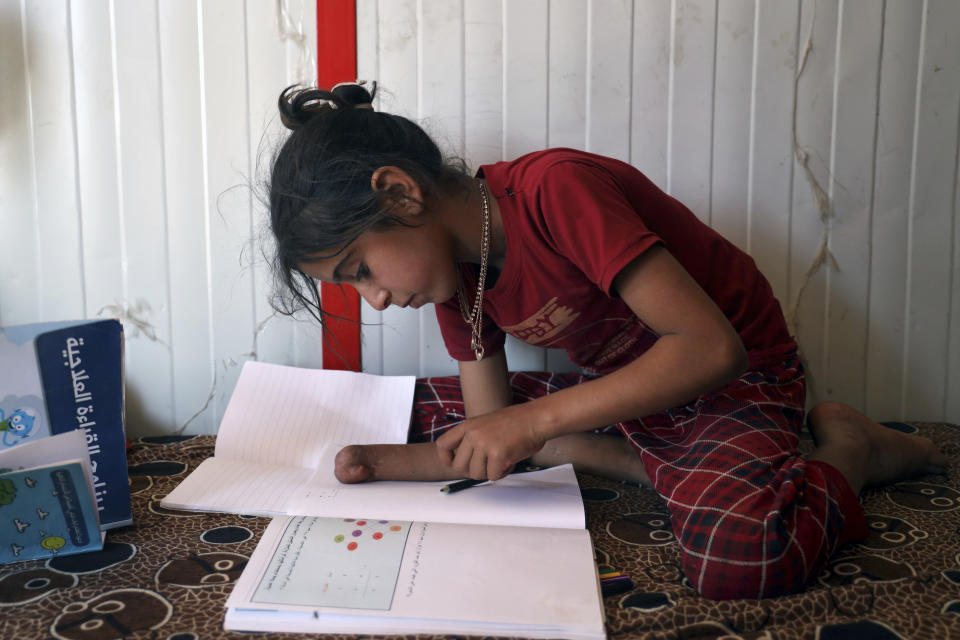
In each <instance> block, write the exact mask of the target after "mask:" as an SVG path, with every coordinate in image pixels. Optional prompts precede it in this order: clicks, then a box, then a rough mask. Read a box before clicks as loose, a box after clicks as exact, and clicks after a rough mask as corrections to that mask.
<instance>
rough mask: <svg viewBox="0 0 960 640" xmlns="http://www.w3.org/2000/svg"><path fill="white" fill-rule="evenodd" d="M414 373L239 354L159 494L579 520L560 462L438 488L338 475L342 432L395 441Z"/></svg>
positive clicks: (478, 520)
mask: <svg viewBox="0 0 960 640" xmlns="http://www.w3.org/2000/svg"><path fill="white" fill-rule="evenodd" d="M413 385H414V378H413V377H412V376H376V375H371V374H364V373H354V372H347V371H331V370H322V369H301V368H297V367H287V366H282V365H275V364H267V363H262V362H247V363H246V364H245V365H244V367H243V371H242V372H241V374H240V378H239V379H238V381H237V385H236V387H235V389H234V391H233V394H232V395H231V397H230V402H229V404H228V405H227V409H226V411H225V412H224V416H223V420H222V421H221V423H220V430H219V431H218V433H217V444H216V448H215V449H214V456H213V457H212V458H208V459H207V460H204V461H203V462H202V463H201V464H200V466H199V467H197V469H195V470H194V471H193V472H192V473H191V474H190V475H189V476H188V477H187V478H186V479H185V480H184V481H183V482H182V483H180V485H178V486H177V487H176V488H175V489H174V490H173V491H171V492H170V493H169V494H168V495H167V496H166V497H165V498H164V499H163V500H162V502H161V506H163V507H167V508H170V509H187V510H198V511H226V512H231V513H240V514H248V515H263V516H278V515H307V516H324V517H339V518H348V517H356V516H357V515H358V514H359V515H361V516H363V517H371V518H372V517H377V518H379V519H386V520H390V519H396V520H420V521H426V522H453V523H459V524H496V525H513V526H536V527H558V528H572V529H583V528H584V526H585V521H584V510H583V501H582V499H581V497H580V488H579V486H578V485H577V479H576V474H575V473H574V472H573V468H572V467H571V466H570V465H564V466H561V467H554V468H551V469H544V470H542V471H533V472H528V473H522V474H515V475H511V476H508V477H506V478H504V479H502V480H498V481H497V482H493V483H489V484H484V485H480V486H477V487H474V488H472V489H469V490H467V491H461V492H459V493H456V494H452V495H447V494H444V493H441V491H440V488H441V487H442V486H443V485H445V484H447V482H372V483H363V484H352V485H345V484H341V483H340V482H339V481H338V480H337V479H336V477H334V475H333V469H334V458H335V457H336V454H337V452H338V451H339V450H340V449H341V448H342V447H344V446H346V445H349V444H373V443H397V444H400V443H404V442H406V441H407V431H408V429H409V426H410V412H411V409H412V407H413Z"/></svg>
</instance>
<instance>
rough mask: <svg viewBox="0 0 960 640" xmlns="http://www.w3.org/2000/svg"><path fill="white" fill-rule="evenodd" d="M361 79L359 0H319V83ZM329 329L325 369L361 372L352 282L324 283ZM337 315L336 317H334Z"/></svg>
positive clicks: (325, 341)
mask: <svg viewBox="0 0 960 640" xmlns="http://www.w3.org/2000/svg"><path fill="white" fill-rule="evenodd" d="M356 78H357V7H356V2H355V0H317V86H318V87H321V88H324V89H329V88H331V87H333V85H335V84H337V83H338V82H349V81H351V80H356ZM320 297H321V300H322V303H323V310H324V312H325V314H324V316H325V319H326V328H327V330H326V331H325V332H324V336H323V368H324V369H345V370H349V371H360V369H361V366H362V365H361V359H360V296H359V295H357V291H356V290H355V289H354V288H353V287H351V286H349V285H332V284H327V283H322V284H321V285H320ZM334 316H336V317H334Z"/></svg>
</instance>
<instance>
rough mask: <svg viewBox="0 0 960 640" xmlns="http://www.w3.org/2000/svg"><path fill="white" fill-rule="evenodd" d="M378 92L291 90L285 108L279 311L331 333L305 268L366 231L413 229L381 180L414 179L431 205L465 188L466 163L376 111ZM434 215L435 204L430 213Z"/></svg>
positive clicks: (358, 87)
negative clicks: (300, 314) (380, 187)
mask: <svg viewBox="0 0 960 640" xmlns="http://www.w3.org/2000/svg"><path fill="white" fill-rule="evenodd" d="M375 94H376V83H375V82H374V83H371V85H370V89H369V90H368V88H367V85H366V84H365V83H362V82H360V83H345V84H340V85H337V86H336V87H334V88H333V89H332V90H330V91H325V90H322V89H316V88H305V87H299V86H296V85H294V86H290V87H287V88H286V89H284V90H283V92H282V93H281V94H280V98H279V100H278V106H279V109H280V119H281V121H282V122H283V124H284V125H286V126H287V128H289V129H292V130H293V133H292V134H291V135H290V137H289V138H287V140H286V141H285V142H284V143H283V145H282V146H281V147H280V150H279V151H278V152H277V154H276V156H275V158H274V160H273V168H272V170H271V174H270V184H269V204H270V228H271V231H272V232H273V237H274V239H275V241H276V249H275V254H274V256H273V258H272V267H273V273H274V280H275V287H274V295H273V299H272V301H271V302H272V306H273V307H274V309H276V310H277V311H278V312H280V313H283V314H285V315H292V314H293V313H295V312H297V311H299V310H300V309H306V310H307V311H308V312H309V313H310V314H311V315H312V316H313V317H314V318H316V319H317V320H318V321H319V322H320V323H321V324H323V317H324V312H323V308H322V306H321V303H320V292H319V290H318V288H317V283H316V281H315V280H314V279H313V278H311V277H310V276H308V275H307V274H305V273H303V272H302V271H301V270H300V269H299V267H298V265H299V264H301V263H303V262H308V261H310V260H312V259H317V258H320V257H330V256H333V255H336V252H337V251H338V250H340V249H342V248H343V247H345V246H346V245H347V244H349V243H350V242H352V241H353V240H356V239H357V237H359V236H360V235H361V234H362V233H363V232H364V231H367V230H369V229H383V228H387V227H390V226H393V225H404V224H406V223H405V222H404V221H403V220H402V219H401V218H399V217H397V216H396V215H393V214H392V213H391V210H392V209H393V207H394V206H396V205H397V204H398V203H399V202H400V201H401V200H402V196H401V195H400V194H395V193H389V192H387V191H374V189H373V188H372V187H371V182H370V181H371V178H372V176H373V172H374V171H376V170H377V169H379V168H380V167H384V166H395V167H399V168H400V169H403V170H404V171H406V172H407V173H408V174H409V175H410V176H411V177H412V178H413V179H414V180H416V181H417V183H418V184H419V186H420V189H421V191H422V192H423V195H424V199H425V200H427V199H428V198H433V197H438V196H447V195H450V194H453V193H456V192H458V191H461V190H463V189H464V188H465V185H466V183H467V182H468V180H469V178H468V177H467V174H466V170H465V167H464V165H463V162H462V161H460V160H449V161H448V160H446V159H445V158H444V157H443V155H442V154H441V152H440V149H439V148H438V147H437V145H436V143H435V142H434V141H433V140H432V139H431V138H430V136H429V135H427V133H426V132H425V131H424V130H423V129H422V128H420V126H419V125H417V124H415V123H413V122H411V121H410V120H408V119H406V118H404V117H402V116H397V115H391V114H389V113H381V112H377V111H374V110H373V105H372V101H373V96H374V95H375ZM420 204H421V205H422V206H426V203H425V202H424V203H420Z"/></svg>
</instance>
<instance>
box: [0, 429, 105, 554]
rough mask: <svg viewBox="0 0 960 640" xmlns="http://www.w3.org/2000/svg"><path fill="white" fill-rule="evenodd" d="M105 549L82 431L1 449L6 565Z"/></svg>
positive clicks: (0, 542) (0, 543) (0, 539)
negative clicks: (9, 448) (15, 447)
mask: <svg viewBox="0 0 960 640" xmlns="http://www.w3.org/2000/svg"><path fill="white" fill-rule="evenodd" d="M102 546H103V534H102V533H101V531H100V520H99V518H98V512H97V500H96V495H95V492H94V487H93V474H92V471H91V467H90V455H89V453H88V451H87V443H86V439H85V438H84V435H83V432H82V431H69V432H67V433H63V434H60V435H56V436H50V437H49V438H46V439H43V440H38V441H36V442H31V443H27V444H24V445H21V446H20V447H18V448H17V449H16V450H15V451H12V450H7V451H0V564H6V563H10V562H21V561H24V560H33V559H35V558H49V557H53V556H63V555H70V554H73V553H81V552H83V551H93V550H96V549H100V548H102Z"/></svg>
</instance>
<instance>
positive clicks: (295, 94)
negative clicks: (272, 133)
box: [277, 80, 377, 130]
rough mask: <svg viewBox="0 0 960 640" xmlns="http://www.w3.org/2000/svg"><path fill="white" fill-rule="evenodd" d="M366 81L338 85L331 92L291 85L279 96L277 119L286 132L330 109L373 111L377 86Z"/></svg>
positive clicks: (373, 82) (372, 82)
mask: <svg viewBox="0 0 960 640" xmlns="http://www.w3.org/2000/svg"><path fill="white" fill-rule="evenodd" d="M367 84H368V83H367V81H366V80H358V81H356V82H341V83H340V84H337V85H335V86H334V87H333V88H332V89H331V90H329V91H327V90H325V89H317V88H314V87H301V86H298V85H291V86H289V87H287V88H286V89H284V90H283V91H282V92H281V93H280V99H279V100H278V101H277V106H278V108H279V109H280V120H281V121H282V122H283V124H284V126H286V127H287V128H288V129H294V130H296V129H299V128H300V127H302V126H303V125H305V124H307V122H309V121H310V120H311V119H313V118H314V117H316V116H318V115H320V114H323V113H329V112H330V111H332V110H333V109H371V110H372V109H373V96H374V95H376V92H377V83H376V82H375V81H371V82H370V83H369V85H370V89H369V90H368V89H367Z"/></svg>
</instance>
